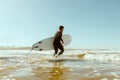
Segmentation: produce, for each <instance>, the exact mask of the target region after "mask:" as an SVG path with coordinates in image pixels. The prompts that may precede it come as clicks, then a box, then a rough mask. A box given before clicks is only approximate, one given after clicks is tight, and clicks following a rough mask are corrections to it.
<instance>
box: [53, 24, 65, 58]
mask: <svg viewBox="0 0 120 80" xmlns="http://www.w3.org/2000/svg"><path fill="white" fill-rule="evenodd" d="M63 30H64V26H62V25H61V26H59V30H58V31H57V32H56V34H55V36H54V41H53V46H54V51H55V53H54V55H53V56H55V57H56V58H57V56H58V55H62V54H63V52H64V47H63V46H62V44H64V41H63V39H62V33H63ZM61 43H62V44H61ZM58 49H60V52H59V53H58Z"/></svg>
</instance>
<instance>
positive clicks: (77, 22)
mask: <svg viewBox="0 0 120 80" xmlns="http://www.w3.org/2000/svg"><path fill="white" fill-rule="evenodd" d="M60 25H63V26H64V27H65V29H64V33H63V34H70V35H71V36H72V42H71V44H70V45H69V46H68V48H94V49H120V36H119V35H120V0H0V46H32V44H34V43H36V42H37V41H40V40H42V39H45V38H47V37H51V36H54V34H55V32H56V31H57V30H58V27H59V26H60Z"/></svg>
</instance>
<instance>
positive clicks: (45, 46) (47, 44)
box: [32, 34, 71, 51]
mask: <svg viewBox="0 0 120 80" xmlns="http://www.w3.org/2000/svg"><path fill="white" fill-rule="evenodd" d="M62 39H63V41H64V44H63V46H67V45H68V44H70V42H71V36H70V35H68V34H64V35H63V36H62ZM53 40H54V37H49V38H46V39H43V40H41V41H39V42H37V43H35V44H33V45H32V49H33V50H36V51H47V50H53V49H54V48H53Z"/></svg>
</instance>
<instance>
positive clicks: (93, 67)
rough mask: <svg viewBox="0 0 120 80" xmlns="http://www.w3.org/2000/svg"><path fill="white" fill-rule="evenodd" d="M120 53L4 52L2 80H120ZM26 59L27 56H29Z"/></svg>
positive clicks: (1, 53)
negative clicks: (56, 54)
mask: <svg viewBox="0 0 120 80" xmlns="http://www.w3.org/2000/svg"><path fill="white" fill-rule="evenodd" d="M119 52H120V51H118V50H117V51H116V50H108V51H100V50H99V51H97V50H89V51H84V52H83V51H81V50H66V52H65V53H64V54H63V55H62V56H60V57H58V59H57V60H55V59H53V57H52V54H53V51H44V52H37V51H33V52H31V53H29V50H1V51H0V79H1V80H27V79H29V80H120V64H119V63H120V54H119ZM28 53H29V55H27V56H26V54H28Z"/></svg>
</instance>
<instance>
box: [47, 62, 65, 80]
mask: <svg viewBox="0 0 120 80" xmlns="http://www.w3.org/2000/svg"><path fill="white" fill-rule="evenodd" d="M62 66H63V63H61V62H55V63H53V67H52V68H51V72H50V75H51V77H50V78H48V80H65V78H64V70H63V68H62Z"/></svg>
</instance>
